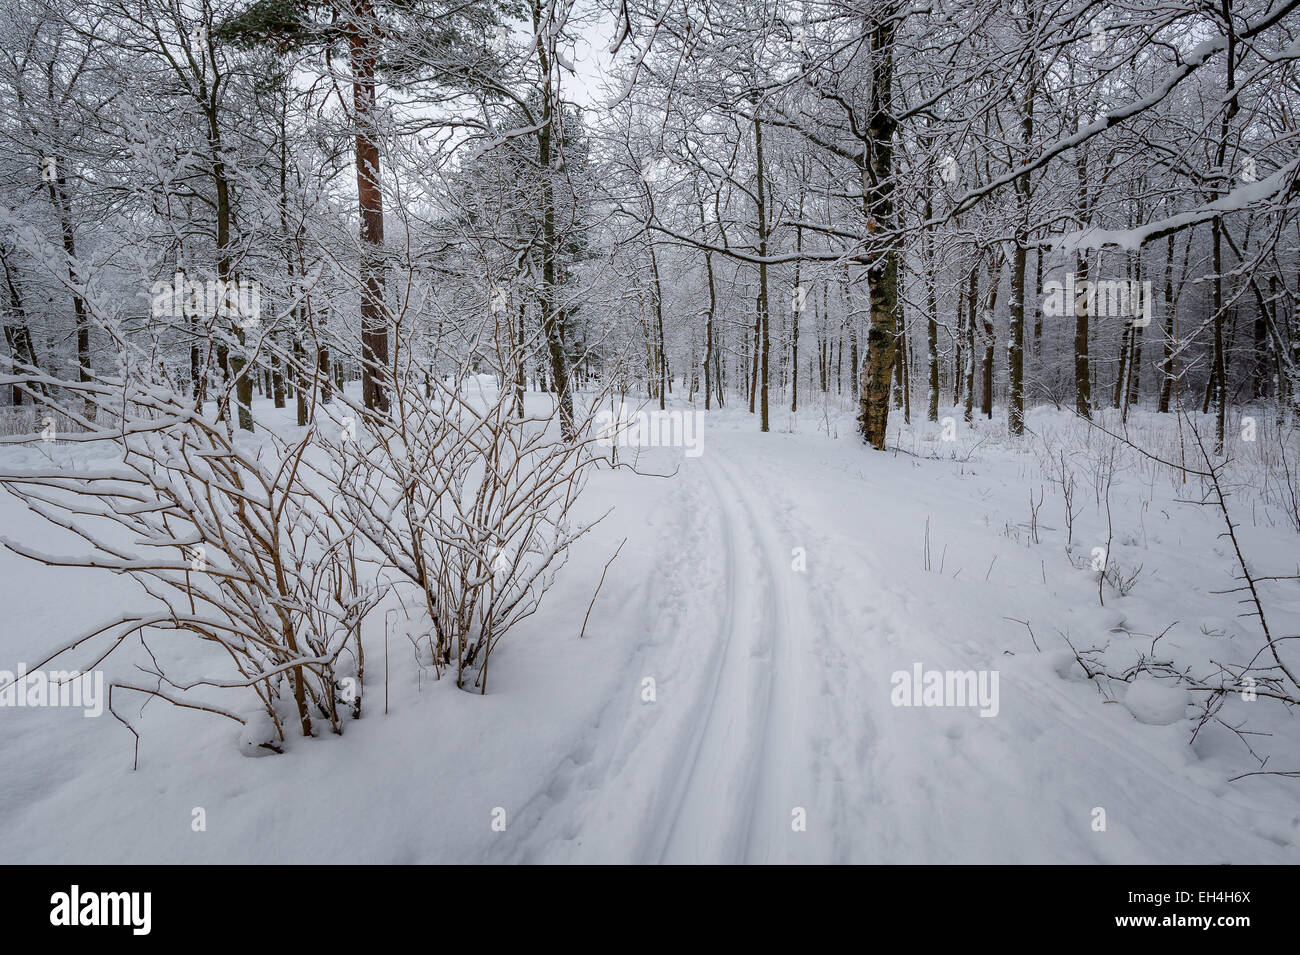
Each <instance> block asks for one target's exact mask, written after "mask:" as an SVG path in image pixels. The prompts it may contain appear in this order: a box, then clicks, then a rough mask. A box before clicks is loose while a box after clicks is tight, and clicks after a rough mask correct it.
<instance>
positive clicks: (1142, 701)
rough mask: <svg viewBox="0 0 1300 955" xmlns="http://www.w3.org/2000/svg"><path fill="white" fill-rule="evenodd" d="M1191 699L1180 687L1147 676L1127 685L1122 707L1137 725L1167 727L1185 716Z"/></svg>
mask: <svg viewBox="0 0 1300 955" xmlns="http://www.w3.org/2000/svg"><path fill="white" fill-rule="evenodd" d="M1189 703H1191V697H1190V696H1189V695H1188V693H1187V691H1186V690H1185V689H1183V688H1182V687H1181V686H1175V685H1173V684H1172V683H1170V682H1168V681H1165V680H1157V679H1154V678H1153V677H1149V676H1139V677H1137V678H1136V679H1135V680H1134V681H1133V682H1132V683H1131V684H1129V688H1128V693H1127V694H1126V695H1125V697H1124V705H1125V706H1126V707H1128V711H1129V712H1130V713H1132V714H1133V718H1134V719H1135V720H1137V721H1138V722H1139V723H1150V724H1152V725H1153V726H1168V725H1169V724H1170V723H1177V722H1178V721H1179V720H1181V719H1182V718H1183V717H1184V716H1185V715H1186V714H1187V705H1188V704H1189Z"/></svg>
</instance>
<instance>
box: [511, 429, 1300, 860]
mask: <svg viewBox="0 0 1300 955" xmlns="http://www.w3.org/2000/svg"><path fill="white" fill-rule="evenodd" d="M710 439H711V444H710V446H709V450H708V452H707V453H706V454H705V455H704V456H703V457H702V458H700V459H698V460H697V461H693V462H692V461H689V460H688V461H686V462H684V463H683V464H682V467H681V471H680V472H679V473H678V475H677V476H676V478H674V480H676V481H677V482H679V484H680V488H679V490H678V493H677V494H675V495H674V496H673V508H674V510H675V512H676V516H675V519H674V521H673V522H672V524H671V525H670V528H671V529H670V530H669V531H668V532H666V533H664V534H663V535H662V544H663V550H662V551H661V553H660V555H659V558H658V560H657V562H656V563H657V568H658V570H657V571H656V572H655V573H652V574H650V575H648V577H647V579H646V580H645V582H644V587H643V592H642V598H641V602H640V603H639V604H638V605H637V606H636V607H635V608H634V609H635V614H633V617H635V616H637V615H642V618H643V619H644V618H645V617H649V618H650V619H652V620H654V621H655V622H654V637H653V638H652V639H651V640H650V641H648V642H647V643H646V644H645V645H644V647H643V649H642V652H641V653H640V654H639V655H638V657H637V659H636V662H635V664H634V667H633V669H631V670H629V671H628V672H627V674H626V677H625V683H626V685H627V694H626V696H617V697H615V698H614V699H613V700H612V701H611V702H610V704H609V705H608V706H607V707H606V708H605V709H604V711H603V713H602V716H601V718H600V720H599V726H598V727H597V728H595V731H594V732H593V736H592V739H591V741H590V742H591V749H590V752H589V754H588V759H587V760H586V761H585V762H584V764H583V765H582V766H580V767H576V768H575V766H574V765H573V763H572V761H570V760H565V761H564V762H563V763H562V764H561V765H560V766H557V767H556V770H555V776H553V777H552V778H551V779H549V780H548V781H547V783H546V786H545V787H543V790H542V793H541V794H539V796H538V797H537V800H538V801H544V802H546V803H547V806H546V808H545V811H538V812H536V814H535V815H530V816H529V819H528V827H529V831H528V833H527V834H526V835H521V837H519V838H518V839H514V840H510V843H511V845H510V846H509V847H507V846H505V845H502V846H501V847H500V849H501V850H503V851H502V852H500V853H499V856H498V857H499V858H503V859H513V860H519V861H524V860H526V861H603V862H613V861H639V862H713V863H729V862H826V861H841V862H843V861H856V862H872V861H874V862H909V861H945V862H961V861H998V862H1144V861H1145V862H1151V861H1160V862H1186V861H1216V862H1227V861H1237V862H1241V861H1271V862H1283V861H1292V862H1294V861H1296V841H1297V840H1296V835H1297V833H1298V832H1300V814H1297V813H1296V812H1294V811H1290V812H1287V811H1283V812H1282V813H1280V814H1278V813H1265V814H1261V813H1260V812H1259V811H1258V809H1259V805H1258V804H1257V803H1255V802H1254V799H1253V798H1252V796H1253V794H1252V793H1250V792H1249V791H1248V790H1247V791H1242V790H1240V789H1235V790H1234V789H1233V788H1231V787H1229V786H1227V785H1225V784H1224V782H1223V778H1222V776H1220V775H1218V774H1217V773H1216V772H1215V771H1213V770H1210V769H1206V768H1203V767H1201V766H1198V765H1197V760H1196V759H1195V757H1194V755H1193V754H1192V752H1191V751H1190V750H1189V749H1188V747H1187V744H1186V736H1185V728H1184V727H1183V726H1179V727H1166V726H1148V725H1143V724H1139V723H1137V722H1135V721H1134V720H1133V718H1132V716H1131V715H1130V714H1129V713H1128V712H1127V711H1125V710H1123V708H1122V707H1115V706H1104V705H1103V704H1102V703H1101V701H1100V700H1099V699H1098V697H1097V694H1096V693H1095V691H1094V689H1093V688H1092V686H1091V685H1090V684H1089V683H1088V682H1087V681H1081V680H1078V679H1067V678H1066V674H1067V671H1068V667H1069V665H1070V663H1071V657H1070V655H1069V654H1068V653H1067V652H1063V651H1062V649H1061V644H1060V641H1057V643H1056V645H1055V646H1052V647H1046V646H1045V647H1043V649H1044V650H1045V651H1047V652H1043V653H1039V652H1036V651H1034V649H1033V646H1032V644H1031V641H1030V639H1029V637H1028V635H1027V634H1026V631H1025V628H1024V627H1023V626H1021V625H1020V624H1018V623H1014V622H1010V623H1009V622H1007V620H1006V617H1005V615H1006V614H1009V613H1011V612H1012V610H1013V609H1014V610H1015V612H1016V613H1024V614H1026V615H1027V616H1028V617H1029V618H1031V619H1034V620H1035V621H1038V623H1037V627H1038V629H1039V630H1041V631H1044V632H1047V633H1051V630H1050V627H1049V626H1048V623H1047V622H1048V621H1062V622H1063V621H1067V620H1068V621H1071V622H1072V623H1073V624H1074V625H1075V626H1076V627H1077V626H1078V625H1080V624H1083V625H1085V626H1086V625H1087V620H1088V617H1089V615H1090V614H1091V612H1092V610H1091V608H1090V607H1089V605H1088V587H1090V586H1091V584H1090V583H1089V582H1088V578H1087V575H1079V578H1080V579H1079V580H1078V581H1077V582H1075V583H1077V585H1078V586H1077V587H1075V588H1074V589H1075V590H1077V593H1078V597H1079V598H1080V603H1081V607H1080V608H1079V609H1078V611H1076V610H1075V609H1073V608H1071V607H1069V606H1063V605H1062V604H1061V597H1062V592H1067V593H1068V592H1070V590H1071V582H1069V581H1067V582H1066V584H1065V585H1063V586H1062V587H1060V588H1052V587H1047V586H1044V585H1043V584H1042V583H1040V581H1039V580H1037V579H1033V578H1029V577H1028V570H1027V567H1026V566H1024V565H1026V561H1025V556H1026V555H1029V556H1030V557H1031V558H1032V569H1033V570H1034V571H1035V572H1037V570H1038V567H1039V564H1038V558H1036V557H1033V554H1032V552H1029V551H1026V549H1025V548H1024V547H1021V546H1014V547H1013V546H1010V545H1011V542H1010V541H999V540H998V539H997V538H996V537H993V538H992V540H990V537H991V535H990V533H989V529H988V527H987V525H981V526H978V527H977V528H975V529H973V530H967V529H961V530H960V532H959V533H958V536H957V537H956V538H955V539H954V540H953V543H954V544H955V545H965V546H964V547H963V546H953V547H952V548H950V552H949V553H948V555H947V557H948V560H949V561H950V563H949V565H948V570H947V573H945V574H942V575H940V574H937V573H925V572H924V571H922V570H921V569H920V568H918V567H916V566H915V565H914V561H919V556H917V554H916V552H917V551H919V547H918V545H919V544H920V542H921V536H922V526H923V522H924V520H925V519H926V517H927V515H930V516H931V517H932V522H933V523H934V524H935V525H936V528H937V527H939V526H945V524H947V526H948V527H950V528H951V527H952V524H953V523H956V522H957V521H958V520H961V521H962V522H964V523H965V524H967V525H976V524H977V523H978V522H976V521H974V520H973V519H972V518H973V517H975V516H976V515H977V513H978V511H977V510H975V511H968V510H967V509H969V508H971V501H970V500H968V499H967V497H968V496H969V495H972V494H974V493H976V492H973V491H971V490H967V491H966V492H964V493H962V492H961V491H960V490H959V489H958V488H954V487H950V486H945V483H944V482H943V481H939V482H937V483H932V484H931V485H930V486H926V487H925V488H924V490H922V489H921V487H920V486H909V483H908V472H909V471H911V470H912V469H913V465H912V464H911V463H910V462H908V460H907V459H905V458H903V459H898V458H884V457H883V456H882V457H879V458H876V459H875V460H874V461H873V462H872V463H873V465H874V469H873V470H872V472H871V473H870V476H868V475H867V474H864V473H863V471H862V470H857V468H856V467H855V464H854V462H853V459H852V458H851V457H846V456H844V455H842V454H841V453H839V452H840V451H841V450H843V449H841V448H839V447H838V446H832V445H829V444H827V443H826V441H825V438H824V436H822V437H820V438H819V437H818V436H795V435H771V436H758V435H754V434H751V433H746V432H744V431H739V430H737V431H719V432H713V433H711V434H710ZM773 444H793V445H794V447H793V448H787V449H783V453H778V454H774V453H772V445H773ZM838 444H842V443H837V445H838ZM849 450H850V451H851V450H852V449H849ZM863 470H865V469H863ZM958 515H962V516H961V517H959V516H958ZM1003 544H1006V545H1008V546H1005V547H1004V546H1002V545H1003ZM935 550H936V551H937V550H938V545H935ZM963 550H965V552H966V554H967V555H969V554H970V552H971V551H972V550H973V551H974V552H975V553H979V554H980V555H981V556H980V557H979V558H978V563H977V564H972V565H970V566H968V567H966V568H962V569H958V570H957V574H956V577H957V578H958V579H960V578H961V577H963V576H966V575H969V580H967V581H962V582H961V583H958V582H957V580H955V579H954V578H953V568H952V564H951V560H952V559H953V557H954V555H955V554H957V553H960V552H962V551H963ZM932 559H933V561H934V563H935V564H936V565H937V564H938V562H939V555H938V554H937V553H936V554H934V556H933V558H932ZM801 560H802V562H805V563H806V566H801V567H797V566H796V565H797V564H799V563H801ZM999 561H1001V562H1002V568H1003V572H1002V573H1001V574H996V573H994V571H995V570H996V569H997V567H998V563H999ZM1017 561H1018V563H1019V565H1018V564H1017ZM990 565H992V566H991V567H990ZM963 569H964V570H965V572H966V573H965V574H963V573H962V570H963ZM986 569H987V570H989V581H988V582H986V581H983V580H981V577H982V576H983V575H984V573H985V570H986ZM1026 578H1028V579H1026ZM967 588H969V589H967ZM985 589H987V590H991V591H992V592H993V596H992V597H989V596H987V595H982V594H981V593H980V591H982V590H985ZM1094 589H1095V588H1094ZM1098 612H1100V611H1098ZM629 625H634V624H632V617H629ZM1062 627H1063V628H1064V624H1063V623H1062ZM1044 642H1045V641H1044ZM915 663H921V664H922V665H923V666H925V667H926V668H927V669H931V668H938V669H960V670H981V669H996V670H998V671H999V675H1000V677H1001V693H1000V697H1001V699H1000V709H999V712H998V714H997V716H996V717H994V718H987V719H986V718H982V717H980V716H979V714H978V712H977V711H976V710H975V709H973V708H967V709H961V708H946V709H945V708H920V707H913V708H907V707H896V706H894V705H893V704H892V703H891V701H890V689H891V685H890V682H889V678H890V675H891V674H892V673H893V672H895V671H897V670H906V671H910V670H911V669H912V667H913V665H914V664H915ZM647 677H650V678H653V679H654V681H655V697H654V701H653V702H646V701H644V700H642V699H641V698H640V697H639V696H638V695H637V694H639V693H640V691H641V688H642V687H643V685H644V684H643V681H644V680H645V678H647ZM557 780H562V782H559V783H557ZM573 783H576V785H572V784H573ZM557 791H563V792H564V793H565V794H566V798H563V799H558V800H557V799H554V798H553V797H554V795H555V793H556V792H557ZM543 794H549V796H545V798H544V797H543ZM1282 805H1285V803H1283V804H1282ZM532 808H534V809H536V808H537V807H536V805H534V806H533V807H532ZM1098 808H1100V809H1103V810H1105V811H1106V812H1107V817H1106V829H1105V830H1097V829H1095V828H1094V820H1095V819H1096V818H1097V817H1096V812H1095V811H1096V810H1097V809H1098ZM798 821H805V822H806V825H804V826H799V825H796V823H797V822H798ZM1171 830H1172V831H1173V832H1177V833H1181V836H1180V837H1178V838H1173V839H1171V838H1170V837H1169V836H1170V831H1171Z"/></svg>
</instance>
